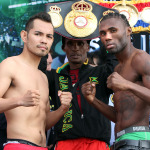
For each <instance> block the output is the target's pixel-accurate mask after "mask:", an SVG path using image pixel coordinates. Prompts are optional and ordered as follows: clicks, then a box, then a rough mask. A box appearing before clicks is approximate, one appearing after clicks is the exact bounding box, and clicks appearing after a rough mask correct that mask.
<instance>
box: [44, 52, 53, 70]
mask: <svg viewBox="0 0 150 150" xmlns="http://www.w3.org/2000/svg"><path fill="white" fill-rule="evenodd" d="M52 53H53V52H52V50H50V52H49V53H48V57H47V68H46V70H47V71H51V69H52V68H51V65H52V61H53V58H52Z"/></svg>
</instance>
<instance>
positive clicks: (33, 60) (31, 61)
mask: <svg viewBox="0 0 150 150" xmlns="http://www.w3.org/2000/svg"><path fill="white" fill-rule="evenodd" d="M20 57H22V60H23V62H24V63H25V64H26V65H28V66H30V67H32V68H35V69H38V66H39V63H40V60H41V57H39V56H36V55H35V54H33V53H31V52H29V51H25V50H23V52H22V53H21V54H20Z"/></svg>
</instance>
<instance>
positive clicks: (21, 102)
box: [0, 59, 39, 113]
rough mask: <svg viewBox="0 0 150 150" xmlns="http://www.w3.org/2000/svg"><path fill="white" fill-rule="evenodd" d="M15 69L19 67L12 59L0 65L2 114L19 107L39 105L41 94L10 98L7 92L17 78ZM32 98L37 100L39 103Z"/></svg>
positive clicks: (29, 92)
mask: <svg viewBox="0 0 150 150" xmlns="http://www.w3.org/2000/svg"><path fill="white" fill-rule="evenodd" d="M15 68H17V66H15V62H13V61H12V59H11V60H9V59H8V60H4V61H3V62H2V63H0V113H2V112H5V111H7V110H10V109H13V108H16V107H19V106H35V105H36V104H37V103H38V98H37V97H39V94H38V93H37V92H36V91H34V92H33V91H27V93H26V94H25V95H23V96H19V97H13V95H9V96H8V94H7V92H8V91H9V88H10V87H11V84H12V82H13V80H14V78H15V75H14V74H15ZM33 93H34V94H33ZM31 97H33V98H35V99H34V100H35V101H37V103H35V101H34V100H32V98H31Z"/></svg>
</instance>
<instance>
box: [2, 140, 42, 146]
mask: <svg viewBox="0 0 150 150" xmlns="http://www.w3.org/2000/svg"><path fill="white" fill-rule="evenodd" d="M9 143H20V144H26V145H30V146H36V147H41V146H39V145H36V144H34V143H32V142H29V141H27V140H22V139H7V141H6V143H5V144H4V145H7V144H9Z"/></svg>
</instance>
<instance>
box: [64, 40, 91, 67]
mask: <svg viewBox="0 0 150 150" xmlns="http://www.w3.org/2000/svg"><path fill="white" fill-rule="evenodd" d="M89 44H90V40H73V39H68V38H65V37H62V49H63V51H64V52H65V53H66V55H67V58H68V61H69V65H70V68H71V69H77V68H80V67H81V65H82V64H83V63H84V62H85V61H86V60H87V52H88V51H89V48H90V46H89Z"/></svg>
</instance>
